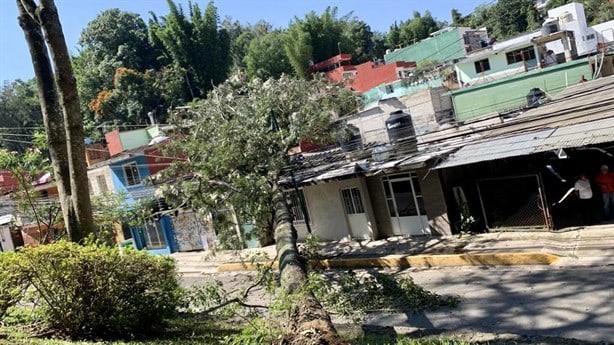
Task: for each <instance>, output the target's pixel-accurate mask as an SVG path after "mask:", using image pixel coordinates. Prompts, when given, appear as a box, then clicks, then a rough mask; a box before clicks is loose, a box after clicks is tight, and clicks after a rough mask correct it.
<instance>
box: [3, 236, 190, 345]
mask: <svg viewBox="0 0 614 345" xmlns="http://www.w3.org/2000/svg"><path fill="white" fill-rule="evenodd" d="M15 256H16V258H15V259H16V260H12V261H11V265H10V266H11V267H10V268H9V269H10V270H11V271H13V272H16V274H17V275H18V276H19V277H20V279H23V280H24V281H25V282H26V283H27V284H29V286H30V291H29V293H28V296H27V298H26V296H22V297H23V298H25V299H24V300H23V302H25V303H23V304H24V305H27V306H32V308H36V309H40V311H41V312H42V315H43V319H44V321H45V322H46V324H47V326H48V327H49V328H50V330H52V331H55V332H56V333H59V334H62V335H65V336H69V337H71V338H89V339H92V338H105V339H109V338H132V337H135V336H138V335H142V334H146V333H148V332H151V331H153V330H155V329H159V327H160V326H162V324H163V323H164V320H165V319H167V318H169V317H171V316H173V314H174V313H175V312H176V308H177V305H178V302H179V300H180V295H181V290H180V287H179V285H178V282H177V279H176V270H175V265H174V262H173V261H172V259H170V258H166V257H159V256H152V255H149V254H147V253H145V252H139V251H133V250H127V251H124V252H123V253H122V254H120V253H119V250H118V249H117V248H110V247H105V246H99V245H86V246H82V245H78V244H75V243H71V242H64V241H60V242H57V243H54V244H50V245H44V246H39V247H36V248H24V249H22V250H21V251H20V252H19V253H17V254H15Z"/></svg>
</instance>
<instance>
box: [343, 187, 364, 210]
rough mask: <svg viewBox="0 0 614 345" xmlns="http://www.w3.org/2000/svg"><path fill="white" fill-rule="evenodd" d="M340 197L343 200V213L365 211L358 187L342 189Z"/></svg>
mask: <svg viewBox="0 0 614 345" xmlns="http://www.w3.org/2000/svg"><path fill="white" fill-rule="evenodd" d="M341 198H342V200H343V208H344V209H345V214H357V213H365V208H364V207H363V205H362V198H361V197H360V190H359V189H358V188H348V189H342V190H341Z"/></svg>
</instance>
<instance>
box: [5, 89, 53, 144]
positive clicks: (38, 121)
mask: <svg viewBox="0 0 614 345" xmlns="http://www.w3.org/2000/svg"><path fill="white" fill-rule="evenodd" d="M0 123H1V124H2V125H1V126H2V127H0V139H1V140H0V147H3V148H6V149H7V150H9V151H18V152H22V151H23V150H25V149H26V148H27V147H29V146H31V143H30V141H31V139H32V135H33V134H34V129H35V128H34V127H41V128H42V126H43V118H42V114H41V108H40V103H39V100H38V94H37V93H36V80H34V79H30V80H27V81H23V80H19V79H18V80H15V81H13V82H11V83H9V82H5V84H4V85H3V86H2V87H0Z"/></svg>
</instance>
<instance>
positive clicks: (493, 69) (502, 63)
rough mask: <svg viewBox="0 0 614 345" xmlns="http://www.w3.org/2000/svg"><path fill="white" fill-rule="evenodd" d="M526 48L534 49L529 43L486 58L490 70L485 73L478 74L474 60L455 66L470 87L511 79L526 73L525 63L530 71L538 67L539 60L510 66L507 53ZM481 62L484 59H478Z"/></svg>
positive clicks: (460, 76)
mask: <svg viewBox="0 0 614 345" xmlns="http://www.w3.org/2000/svg"><path fill="white" fill-rule="evenodd" d="M525 47H533V45H532V44H531V43H528V44H527V45H526V46H524V47H523V46H520V47H514V48H510V49H509V50H507V51H500V52H498V53H495V54H492V55H489V56H485V57H484V59H488V62H489V63H490V70H488V71H485V72H483V73H477V72H476V69H475V62H476V60H473V59H471V60H469V61H461V62H459V63H457V64H456V66H454V68H455V70H456V73H457V75H458V77H459V78H460V80H462V81H463V83H468V84H469V85H474V84H477V83H485V82H489V81H493V80H497V79H501V78H507V77H511V76H514V75H516V74H519V73H524V72H526V69H525V63H526V68H528V69H530V68H534V67H536V66H537V58H536V59H535V60H529V61H526V62H525V63H523V62H517V63H514V64H511V65H508V63H507V57H506V55H505V54H506V53H507V52H511V51H515V50H518V49H522V48H525ZM537 56H539V55H538V54H537V53H536V57H537ZM479 60H482V59H477V61H479Z"/></svg>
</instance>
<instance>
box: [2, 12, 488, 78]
mask: <svg viewBox="0 0 614 345" xmlns="http://www.w3.org/2000/svg"><path fill="white" fill-rule="evenodd" d="M178 2H179V3H184V4H186V3H187V0H186V1H183V0H180V1H178ZM194 2H197V3H198V4H200V5H201V6H202V7H204V6H206V4H207V1H206V0H195V1H194ZM486 2H488V1H486V0H457V1H449V0H428V1H424V0H423V1H416V0H328V1H325V0H286V1H282V0H217V1H215V5H216V6H217V7H218V13H219V15H220V17H221V18H225V17H226V16H230V17H232V18H233V19H234V20H239V21H240V22H242V23H255V22H257V21H258V20H260V19H264V20H266V21H268V22H269V23H271V24H273V26H274V27H286V26H287V25H288V23H290V21H292V19H293V18H294V16H298V17H302V16H303V15H304V14H305V13H307V12H309V11H311V10H314V11H316V12H317V13H321V12H322V11H323V10H324V9H325V8H326V6H336V7H338V8H339V15H344V14H347V13H349V12H351V11H353V13H354V15H356V16H357V17H358V18H360V19H362V20H364V21H365V22H366V23H367V24H369V25H370V26H371V28H372V29H373V30H375V31H381V32H385V31H387V30H388V28H389V27H390V25H391V24H392V23H394V21H401V20H405V19H407V18H410V17H411V15H412V13H413V11H420V12H421V13H424V11H426V10H429V11H431V13H432V14H433V16H435V17H436V18H437V19H438V20H445V21H448V22H449V21H450V10H451V9H452V8H453V7H454V8H457V9H458V10H460V11H461V13H463V14H467V13H470V12H471V11H472V10H473V9H474V8H475V7H476V6H477V5H479V4H482V3H486ZM56 6H57V7H58V11H59V13H60V20H61V21H62V26H63V28H64V35H65V36H66V41H67V44H68V47H69V49H70V50H71V53H73V54H75V53H76V52H77V49H78V46H77V40H78V38H79V34H80V33H81V31H82V30H83V28H85V26H86V25H87V23H88V22H89V21H91V20H92V19H94V18H95V17H96V15H97V14H99V13H100V12H102V11H104V10H105V9H109V8H115V7H116V8H120V9H122V10H125V11H130V12H136V13H139V14H140V15H141V17H142V18H143V19H144V20H145V21H146V22H147V20H148V19H149V18H150V16H149V12H150V11H152V12H154V13H155V14H156V15H159V16H160V15H165V14H166V13H168V10H167V5H166V0H56ZM16 18H17V8H16V5H15V0H0V82H4V81H6V80H14V79H18V78H20V79H28V78H31V77H32V76H33V75H34V72H33V71H32V65H31V60H30V55H29V53H28V50H27V46H26V43H25V40H24V36H23V32H22V31H21V28H20V27H19V25H18V24H17V19H16Z"/></svg>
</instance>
